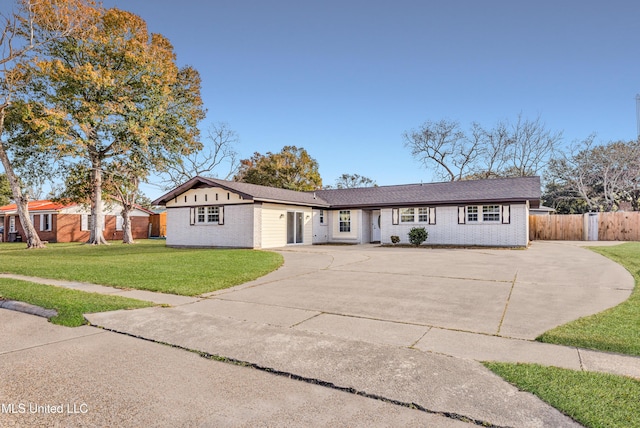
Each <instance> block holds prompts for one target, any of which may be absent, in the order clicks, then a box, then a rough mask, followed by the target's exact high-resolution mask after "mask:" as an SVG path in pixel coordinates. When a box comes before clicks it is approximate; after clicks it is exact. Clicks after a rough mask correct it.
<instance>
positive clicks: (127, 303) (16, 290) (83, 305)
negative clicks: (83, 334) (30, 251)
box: [0, 278, 153, 327]
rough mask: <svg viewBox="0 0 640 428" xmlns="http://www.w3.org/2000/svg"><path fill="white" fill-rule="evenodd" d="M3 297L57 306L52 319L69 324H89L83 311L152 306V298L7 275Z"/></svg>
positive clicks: (1, 282) (0, 285)
mask: <svg viewBox="0 0 640 428" xmlns="http://www.w3.org/2000/svg"><path fill="white" fill-rule="evenodd" d="M0 297H1V298H4V299H6V300H18V301H20V302H25V303H31V304H32V305H36V306H40V307H42V308H45V309H55V310H56V311H58V315H57V316H55V317H53V318H51V322H52V323H54V324H59V325H64V326H67V327H77V326H80V325H83V324H87V322H86V320H85V319H84V316H83V314H88V313H94V312H107V311H116V310H119V309H136V308H145V307H149V306H153V303H151V302H145V301H142V300H136V299H130V298H128V297H120V296H108V295H104V294H98V293H87V292H85V291H78V290H70V289H67V288H61V287H54V286H51V285H44V284H35V283H32V282H27V281H19V280H16V279H6V278H0Z"/></svg>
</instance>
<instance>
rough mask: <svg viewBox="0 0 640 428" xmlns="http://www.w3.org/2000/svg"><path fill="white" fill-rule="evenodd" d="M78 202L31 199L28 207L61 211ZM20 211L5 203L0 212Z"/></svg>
mask: <svg viewBox="0 0 640 428" xmlns="http://www.w3.org/2000/svg"><path fill="white" fill-rule="evenodd" d="M77 205H78V204H76V203H71V204H62V203H60V202H53V201H50V200H46V199H45V200H40V201H29V203H28V205H27V208H28V209H29V213H38V212H45V211H46V212H52V211H55V212H60V211H62V210H64V209H65V208H71V207H75V206H77ZM135 209H136V210H139V211H142V212H143V213H145V214H149V215H152V214H154V212H153V211H151V210H148V209H146V208H144V207H141V206H139V205H136V206H135ZM17 212H18V207H17V205H16V204H10V205H5V206H3V207H0V214H15V213H17Z"/></svg>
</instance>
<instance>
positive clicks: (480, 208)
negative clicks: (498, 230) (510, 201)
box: [464, 204, 503, 224]
mask: <svg viewBox="0 0 640 428" xmlns="http://www.w3.org/2000/svg"><path fill="white" fill-rule="evenodd" d="M485 207H497V211H495V212H493V211H491V212H485V211H484V208H485ZM469 208H477V212H474V213H470V212H469ZM470 214H475V215H477V216H478V219H477V220H471V219H469V215H470ZM485 214H497V215H498V218H497V219H496V220H485V219H484V215H485ZM502 215H503V207H502V205H500V204H488V205H467V206H466V207H465V210H464V217H465V223H466V224H483V223H484V224H503V219H502Z"/></svg>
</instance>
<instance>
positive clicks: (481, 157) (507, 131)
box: [403, 115, 562, 181]
mask: <svg viewBox="0 0 640 428" xmlns="http://www.w3.org/2000/svg"><path fill="white" fill-rule="evenodd" d="M403 138H404V144H405V146H406V147H408V148H409V149H410V150H411V154H412V155H413V156H414V158H416V159H417V160H419V161H420V162H421V163H423V165H424V166H425V167H426V168H432V169H433V171H434V172H435V174H436V175H437V176H439V177H440V178H442V179H445V180H450V181H455V180H465V179H471V178H495V177H522V176H530V175H538V174H540V173H541V172H542V171H543V170H544V168H545V167H546V165H547V163H548V162H549V160H550V159H551V158H552V155H553V153H554V150H556V147H557V146H558V144H559V142H560V141H561V140H562V133H561V132H554V131H550V130H549V129H547V128H546V126H545V125H544V124H543V123H542V122H541V121H540V118H537V119H535V120H528V119H523V118H522V116H521V115H520V116H518V118H517V120H516V121H515V122H513V123H512V122H509V121H503V122H499V123H497V124H496V125H495V126H494V127H493V128H486V127H483V126H481V125H480V124H478V123H472V124H471V126H470V128H469V130H468V131H465V130H463V129H462V128H461V126H460V124H459V123H458V122H455V121H449V120H440V121H438V122H432V121H427V122H425V123H424V124H423V125H422V126H421V127H420V128H418V129H415V130H411V131H408V132H405V133H404V134H403Z"/></svg>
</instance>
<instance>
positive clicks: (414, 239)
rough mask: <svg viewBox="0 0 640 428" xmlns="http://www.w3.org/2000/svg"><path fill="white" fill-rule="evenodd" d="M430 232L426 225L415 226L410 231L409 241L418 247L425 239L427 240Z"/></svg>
mask: <svg viewBox="0 0 640 428" xmlns="http://www.w3.org/2000/svg"><path fill="white" fill-rule="evenodd" d="M428 236H429V232H427V230H426V229H425V228H424V227H414V228H412V229H411V230H410V231H409V242H411V243H412V244H413V245H415V246H416V247H419V246H420V245H421V244H422V243H423V242H424V241H426V240H427V237H428Z"/></svg>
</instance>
